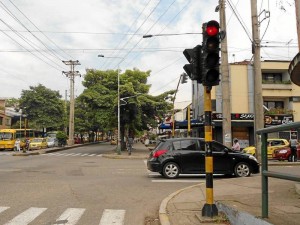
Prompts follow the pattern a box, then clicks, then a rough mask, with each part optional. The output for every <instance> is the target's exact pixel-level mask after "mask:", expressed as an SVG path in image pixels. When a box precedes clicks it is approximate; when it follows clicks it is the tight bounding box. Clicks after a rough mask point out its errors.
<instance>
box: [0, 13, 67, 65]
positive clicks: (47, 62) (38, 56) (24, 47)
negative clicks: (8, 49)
mask: <svg viewBox="0 0 300 225" xmlns="http://www.w3.org/2000/svg"><path fill="white" fill-rule="evenodd" d="M0 21H1V22H3V23H4V24H5V25H7V26H8V27H9V25H8V24H6V23H5V22H4V21H3V20H2V19H0ZM11 29H12V28H11ZM1 32H2V33H3V34H4V35H5V36H7V37H8V38H10V39H11V40H12V41H14V42H15V43H17V44H18V45H19V46H20V47H21V48H24V49H25V50H26V51H27V52H29V53H30V54H32V55H33V56H35V57H36V58H38V59H39V60H41V61H42V62H44V63H46V64H47V65H49V66H51V67H52V68H54V69H56V70H58V71H61V70H60V69H58V68H57V67H55V66H53V65H51V64H50V63H48V62H46V61H45V60H43V59H42V58H40V57H39V56H37V55H36V54H34V53H33V52H31V51H30V50H29V49H27V48H26V47H24V46H23V45H22V44H20V43H19V42H18V41H16V40H15V39H14V38H12V37H11V36H9V35H8V34H6V33H5V32H3V31H1Z"/></svg>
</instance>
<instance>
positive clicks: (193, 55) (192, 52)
mask: <svg viewBox="0 0 300 225" xmlns="http://www.w3.org/2000/svg"><path fill="white" fill-rule="evenodd" d="M201 49H202V46H201V45H197V46H196V47H194V48H192V49H185V50H184V51H183V54H184V56H185V58H186V59H187V60H188V61H189V63H190V64H185V65H184V67H183V69H184V70H185V72H186V73H187V75H188V76H189V77H190V78H191V80H197V81H198V83H201V82H202V72H201V71H202V63H201Z"/></svg>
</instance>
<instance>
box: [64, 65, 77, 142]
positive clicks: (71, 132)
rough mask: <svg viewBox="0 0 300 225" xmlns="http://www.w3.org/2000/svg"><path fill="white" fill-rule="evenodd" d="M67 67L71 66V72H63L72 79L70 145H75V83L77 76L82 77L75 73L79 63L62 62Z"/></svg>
mask: <svg viewBox="0 0 300 225" xmlns="http://www.w3.org/2000/svg"><path fill="white" fill-rule="evenodd" d="M62 62H63V63H64V64H65V65H69V66H70V67H71V70H70V71H68V72H65V71H63V74H65V75H66V76H67V77H68V78H70V118H69V141H68V145H70V146H72V145H74V106H75V102H74V83H75V76H80V73H79V72H78V71H74V68H75V65H80V63H79V61H78V60H76V61H72V60H69V61H62Z"/></svg>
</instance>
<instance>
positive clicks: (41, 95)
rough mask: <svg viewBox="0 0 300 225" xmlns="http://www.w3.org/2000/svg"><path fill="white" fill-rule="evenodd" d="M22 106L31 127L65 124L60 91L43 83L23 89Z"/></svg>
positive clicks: (57, 126)
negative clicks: (51, 88)
mask: <svg viewBox="0 0 300 225" xmlns="http://www.w3.org/2000/svg"><path fill="white" fill-rule="evenodd" d="M20 108H21V109H22V111H23V114H25V115H27V119H28V121H29V126H30V128H36V129H40V128H43V127H48V128H49V127H52V128H54V129H59V128H62V127H63V125H64V117H65V116H64V115H65V113H64V102H63V100H62V99H61V95H60V94H59V92H58V91H53V90H50V89H48V88H46V87H45V86H43V85H42V84H39V85H37V86H35V87H34V86H30V87H29V90H22V93H21V98H20Z"/></svg>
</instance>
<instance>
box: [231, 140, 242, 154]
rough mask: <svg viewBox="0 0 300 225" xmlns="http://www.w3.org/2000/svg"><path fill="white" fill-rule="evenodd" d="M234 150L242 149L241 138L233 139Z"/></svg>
mask: <svg viewBox="0 0 300 225" xmlns="http://www.w3.org/2000/svg"><path fill="white" fill-rule="evenodd" d="M232 150H233V151H241V146H240V143H239V140H238V139H237V138H235V139H233V145H232Z"/></svg>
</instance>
